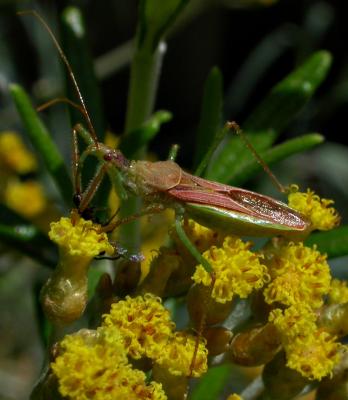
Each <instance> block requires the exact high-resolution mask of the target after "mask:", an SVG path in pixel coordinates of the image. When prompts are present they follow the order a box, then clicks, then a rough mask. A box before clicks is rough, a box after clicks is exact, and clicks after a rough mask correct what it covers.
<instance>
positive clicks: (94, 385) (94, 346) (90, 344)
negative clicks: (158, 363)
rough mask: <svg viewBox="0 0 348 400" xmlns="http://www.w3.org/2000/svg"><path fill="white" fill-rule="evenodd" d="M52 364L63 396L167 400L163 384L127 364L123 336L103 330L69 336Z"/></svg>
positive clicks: (95, 399) (97, 399)
mask: <svg viewBox="0 0 348 400" xmlns="http://www.w3.org/2000/svg"><path fill="white" fill-rule="evenodd" d="M59 353H60V354H59V355H58V357H57V358H56V359H55V361H54V362H53V363H51V367H52V370H53V372H54V374H55V375H56V377H57V378H58V387H59V392H60V393H61V395H63V396H66V398H68V399H73V400H88V399H91V400H92V399H93V400H115V399H130V400H166V399H167V397H166V395H165V393H164V391H163V389H162V386H161V384H159V383H156V382H151V383H150V384H147V383H146V375H145V374H144V372H142V371H140V370H136V369H133V368H132V366H131V365H130V364H129V363H128V360H127V356H126V350H125V348H124V346H123V341H122V337H121V335H120V334H119V333H117V332H116V331H115V332H113V335H112V336H110V335H108V334H106V333H105V332H104V331H103V329H98V331H88V330H82V331H80V332H77V333H76V334H73V335H67V336H66V337H65V338H64V339H63V341H62V342H61V343H60V352H59Z"/></svg>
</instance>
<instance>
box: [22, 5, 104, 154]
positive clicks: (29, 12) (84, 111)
mask: <svg viewBox="0 0 348 400" xmlns="http://www.w3.org/2000/svg"><path fill="white" fill-rule="evenodd" d="M17 15H23V16H27V15H30V16H32V17H34V18H36V19H37V20H38V21H39V22H40V23H41V24H42V26H43V27H44V28H45V29H46V31H47V32H48V34H49V35H50V37H51V39H52V41H53V43H54V45H55V47H56V49H57V50H58V53H59V55H60V57H61V59H62V61H63V63H64V64H65V66H66V68H67V71H68V74H69V77H70V79H71V81H72V83H73V87H74V89H75V91H76V94H77V97H78V99H79V101H80V104H81V107H77V108H78V109H79V110H80V111H81V112H82V114H83V115H84V117H85V119H86V121H87V125H88V129H89V131H90V134H91V137H92V139H93V141H94V144H95V146H96V147H97V148H98V138H97V134H96V132H95V129H94V127H93V124H92V121H91V118H90V116H89V114H88V111H87V107H86V104H85V101H84V100H83V97H82V94H81V91H80V89H79V86H78V84H77V81H76V78H75V75H74V72H73V70H72V68H71V65H70V63H69V61H68V59H67V57H66V55H65V53H64V51H63V49H62V48H61V46H60V45H59V43H58V40H57V39H56V37H55V35H54V33H53V32H52V30H51V28H50V27H49V26H48V25H47V23H46V21H45V20H44V19H43V18H42V17H41V15H40V14H39V13H38V12H37V11H35V10H24V11H19V12H17ZM66 100H68V99H66ZM66 100H63V99H60V100H59V101H60V102H62V101H63V102H66V103H68V104H70V105H72V106H74V107H76V106H77V104H75V103H74V102H72V101H66ZM56 102H58V101H54V100H53V101H52V102H51V103H52V104H54V103H56ZM49 103H50V102H49ZM46 104H47V103H46ZM42 107H44V108H47V107H48V106H46V107H45V104H44V105H43V106H41V109H42Z"/></svg>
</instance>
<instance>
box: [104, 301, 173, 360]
mask: <svg viewBox="0 0 348 400" xmlns="http://www.w3.org/2000/svg"><path fill="white" fill-rule="evenodd" d="M103 326H104V327H105V329H107V330H110V331H112V330H114V329H116V330H118V331H119V332H120V333H121V335H122V337H123V340H124V344H125V347H126V349H127V353H128V355H129V356H130V357H132V358H135V359H139V358H141V357H143V356H147V357H149V358H153V359H156V358H157V357H158V356H159V355H160V353H161V352H162V351H163V347H164V345H165V344H166V343H167V341H168V339H169V338H170V337H171V336H172V334H173V331H174V329H175V324H174V323H173V322H172V321H171V318H170V313H169V311H168V310H167V309H166V308H165V307H164V306H163V305H162V302H161V299H160V298H159V297H155V296H153V295H152V294H149V293H148V294H146V295H145V296H144V297H142V296H138V297H135V298H131V297H129V296H127V297H126V299H125V300H121V301H119V302H117V303H114V304H113V305H112V307H111V311H110V313H109V314H106V315H104V322H103Z"/></svg>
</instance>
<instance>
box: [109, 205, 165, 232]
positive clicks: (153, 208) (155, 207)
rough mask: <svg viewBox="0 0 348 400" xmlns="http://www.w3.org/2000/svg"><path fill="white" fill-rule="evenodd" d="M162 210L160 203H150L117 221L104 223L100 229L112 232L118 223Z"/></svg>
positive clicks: (126, 222)
mask: <svg viewBox="0 0 348 400" xmlns="http://www.w3.org/2000/svg"><path fill="white" fill-rule="evenodd" d="M163 210H164V207H163V206H162V205H161V204H155V205H150V206H148V207H145V208H144V209H143V210H141V211H140V212H138V213H136V214H132V215H129V216H128V217H124V218H121V219H118V220H117V221H114V222H111V223H110V224H107V225H104V226H103V227H102V230H103V231H104V232H112V231H113V230H114V229H116V228H117V227H119V226H120V225H123V224H128V223H129V222H132V221H134V220H136V219H138V218H140V217H143V216H145V215H150V214H155V213H158V212H162V211H163Z"/></svg>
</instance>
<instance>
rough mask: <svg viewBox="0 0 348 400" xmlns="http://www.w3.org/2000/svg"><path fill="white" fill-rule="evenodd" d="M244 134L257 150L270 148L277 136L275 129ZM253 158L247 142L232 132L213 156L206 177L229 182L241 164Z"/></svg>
mask: <svg viewBox="0 0 348 400" xmlns="http://www.w3.org/2000/svg"><path fill="white" fill-rule="evenodd" d="M244 134H245V136H246V137H247V139H248V141H249V142H251V143H252V145H253V147H254V148H255V150H256V151H257V152H261V151H262V150H265V149H268V148H269V147H270V146H271V145H272V143H273V141H274V137H275V132H273V131H264V132H258V134H257V135H255V134H246V133H244ZM252 159H253V156H252V154H251V152H250V150H249V149H247V148H246V146H245V143H244V142H243V141H242V140H241V138H240V137H237V135H236V134H234V133H232V132H231V134H229V135H228V138H227V140H225V141H223V142H222V146H220V148H219V149H218V151H217V152H216V153H215V155H214V157H213V158H212V160H211V162H210V164H209V166H208V168H207V171H206V173H205V177H206V178H207V179H211V180H213V181H217V182H222V183H228V182H229V181H230V180H231V177H233V176H234V175H235V173H236V171H238V169H239V167H240V165H243V164H244V163H245V162H247V161H249V160H252Z"/></svg>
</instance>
